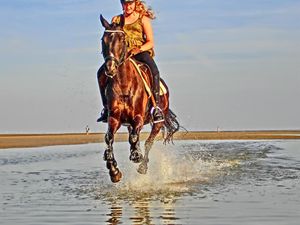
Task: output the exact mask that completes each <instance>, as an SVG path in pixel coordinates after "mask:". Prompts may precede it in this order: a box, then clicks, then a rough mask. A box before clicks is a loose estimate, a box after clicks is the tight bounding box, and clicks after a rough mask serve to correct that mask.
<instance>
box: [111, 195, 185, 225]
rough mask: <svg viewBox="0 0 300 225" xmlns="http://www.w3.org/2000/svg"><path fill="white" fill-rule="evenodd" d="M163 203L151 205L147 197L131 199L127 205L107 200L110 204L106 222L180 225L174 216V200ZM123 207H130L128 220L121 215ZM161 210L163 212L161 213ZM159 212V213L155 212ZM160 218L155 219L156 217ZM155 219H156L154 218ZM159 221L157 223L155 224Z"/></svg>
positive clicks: (135, 224) (112, 224)
mask: <svg viewBox="0 0 300 225" xmlns="http://www.w3.org/2000/svg"><path fill="white" fill-rule="evenodd" d="M165 200H166V201H165V202H159V204H158V203H156V204H152V200H151V199H150V198H148V197H144V198H143V197H138V198H136V199H131V200H130V201H129V202H128V204H124V202H123V201H121V200H118V198H117V197H116V198H115V200H112V199H110V200H107V202H109V203H110V213H108V214H106V215H107V216H108V220H107V221H106V222H107V224H109V225H116V224H122V223H123V222H122V221H130V224H133V225H138V224H180V223H177V222H180V219H179V218H177V217H176V215H175V199H172V198H170V197H169V198H168V200H167V199H166V198H165ZM125 205H126V206H125ZM123 207H127V210H128V207H130V208H131V209H132V212H131V213H132V214H131V215H130V216H128V218H123V216H124V217H126V216H125V215H123ZM161 210H163V211H162V212H161ZM156 211H159V212H156ZM158 214H160V216H158V217H157V215H158ZM155 217H157V218H155ZM157 221H159V223H157Z"/></svg>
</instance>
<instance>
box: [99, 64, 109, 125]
mask: <svg viewBox="0 0 300 225" xmlns="http://www.w3.org/2000/svg"><path fill="white" fill-rule="evenodd" d="M104 73H105V71H104V64H103V65H102V66H101V67H100V69H99V70H98V72H97V79H98V85H99V90H100V95H101V99H102V104H103V107H104V108H103V110H102V111H101V115H100V117H99V118H98V119H97V122H104V123H105V122H107V117H108V110H107V99H106V95H105V87H106V80H107V78H106V76H105V74H104Z"/></svg>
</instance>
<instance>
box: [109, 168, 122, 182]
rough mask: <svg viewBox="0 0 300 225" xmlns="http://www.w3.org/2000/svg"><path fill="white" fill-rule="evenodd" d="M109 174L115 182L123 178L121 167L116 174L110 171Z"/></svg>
mask: <svg viewBox="0 0 300 225" xmlns="http://www.w3.org/2000/svg"><path fill="white" fill-rule="evenodd" d="M109 175H110V180H111V182H113V183H118V182H119V181H120V180H121V178H122V173H121V171H120V170H119V169H118V172H117V173H115V174H111V173H109Z"/></svg>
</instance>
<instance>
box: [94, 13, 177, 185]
mask: <svg viewBox="0 0 300 225" xmlns="http://www.w3.org/2000/svg"><path fill="white" fill-rule="evenodd" d="M100 21H101V24H102V26H103V27H104V28H105V30H104V33H103V36H102V54H103V58H104V64H103V65H102V66H101V67H100V69H99V71H98V73H97V74H98V80H99V79H100V80H101V79H102V83H106V86H105V88H106V98H107V107H108V120H107V124H108V128H107V132H106V134H105V138H104V139H105V143H106V145H107V148H106V150H105V151H104V156H103V159H104V161H106V167H107V169H108V170H109V175H110V179H111V181H112V182H113V183H116V182H119V181H120V180H121V178H122V172H121V171H120V169H119V168H118V166H117V161H116V159H115V157H114V153H113V143H114V136H115V134H116V132H117V131H118V129H119V128H120V127H121V126H122V125H124V126H127V129H128V133H129V143H130V157H129V159H130V160H131V161H133V162H134V163H140V165H139V167H138V169H137V171H138V172H139V173H141V174H146V173H147V169H148V162H149V151H150V149H151V147H152V145H153V143H154V139H155V137H156V136H157V135H158V133H159V132H160V130H162V131H163V132H162V133H163V136H164V143H169V142H170V141H172V142H173V135H174V133H175V132H177V131H178V130H179V123H178V121H177V119H176V115H175V114H174V113H173V112H172V111H171V110H170V109H169V90H168V88H167V86H166V85H165V87H166V89H167V91H166V93H165V94H163V95H161V96H160V108H161V109H162V112H163V114H164V119H165V120H164V121H162V122H159V123H152V117H151V112H150V111H151V108H152V106H153V104H155V102H153V101H151V97H149V93H148V92H147V90H146V88H145V84H144V82H146V83H147V85H149V87H151V83H152V75H151V72H150V70H149V68H147V66H146V65H143V66H141V71H142V73H143V75H145V76H143V77H142V76H141V74H139V71H138V69H137V68H136V66H135V65H134V64H135V63H138V62H134V61H133V60H132V57H131V56H130V55H129V53H127V47H126V42H125V33H124V31H123V26H124V19H122V20H121V22H120V24H115V23H112V24H110V23H109V22H107V20H106V19H105V18H104V17H103V16H102V15H100ZM99 77H100V78H99ZM103 79H104V80H105V81H104V82H103ZM161 81H162V82H163V83H164V81H163V80H161ZM99 85H101V82H100V81H99ZM149 123H151V124H152V128H151V132H150V135H149V137H148V138H147V139H146V141H145V154H144V156H143V154H142V151H141V148H140V132H141V130H142V128H143V126H144V125H146V124H149Z"/></svg>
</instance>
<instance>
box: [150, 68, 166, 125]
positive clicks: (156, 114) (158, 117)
mask: <svg viewBox="0 0 300 225" xmlns="http://www.w3.org/2000/svg"><path fill="white" fill-rule="evenodd" d="M159 81H160V76H159V73H158V74H156V75H154V76H153V96H154V100H155V103H156V107H153V108H152V110H151V114H152V117H153V123H159V122H163V121H164V114H163V112H162V110H161V108H160V107H159V106H160V95H159V91H160V82H159Z"/></svg>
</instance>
